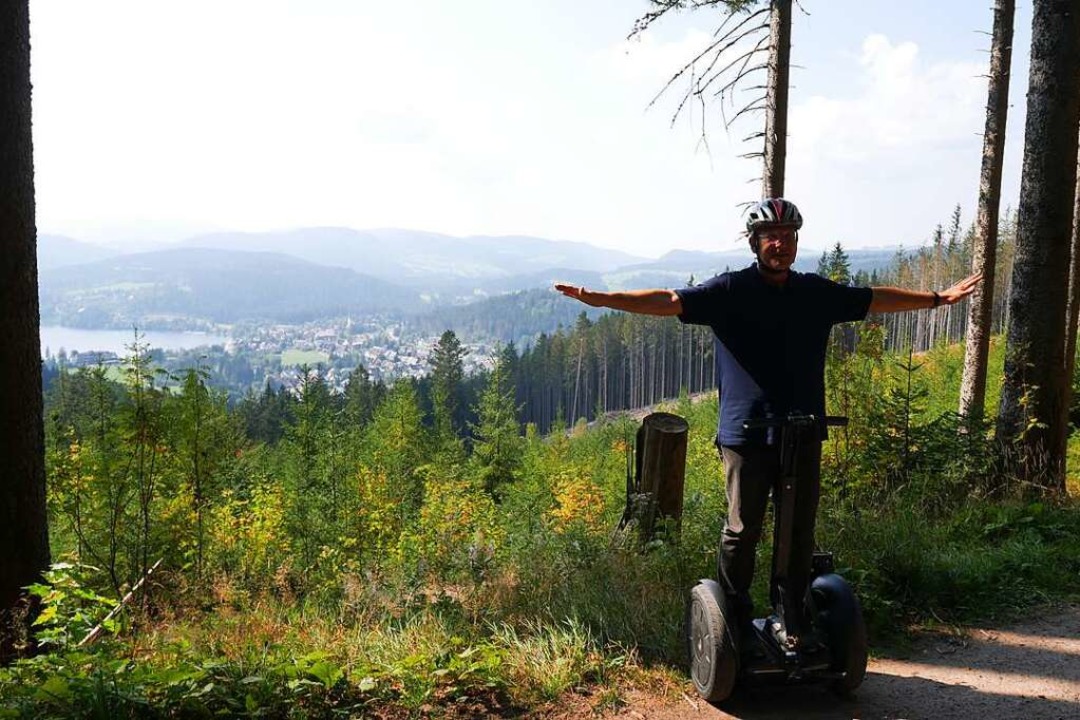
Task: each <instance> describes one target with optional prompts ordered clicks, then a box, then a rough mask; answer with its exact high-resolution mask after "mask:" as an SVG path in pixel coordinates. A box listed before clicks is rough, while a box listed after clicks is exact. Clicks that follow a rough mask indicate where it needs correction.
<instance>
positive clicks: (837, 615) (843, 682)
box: [810, 573, 867, 695]
mask: <svg viewBox="0 0 1080 720" xmlns="http://www.w3.org/2000/svg"><path fill="white" fill-rule="evenodd" d="M810 592H811V594H812V595H813V599H814V607H815V608H816V610H817V614H818V617H817V621H818V625H819V627H821V628H822V629H823V630H824V631H825V635H826V637H827V638H828V642H829V651H830V652H831V653H832V664H831V666H830V669H831V670H833V671H835V672H842V673H843V677H841V678H840V679H838V680H835V681H834V682H833V684H832V689H833V691H835V692H836V693H838V694H840V695H847V694H848V693H850V692H852V691H853V690H855V688H857V687H859V685H861V684H862V681H863V678H864V677H866V659H867V643H866V623H865V622H864V621H863V616H862V607H861V606H860V605H859V598H858V597H857V596H856V595H855V591H854V590H852V588H851V585H849V584H848V582H847V580H844V578H842V577H840V576H839V575H836V574H832V573H830V574H828V575H821V576H820V577H818V578H816V579H815V580H814V582H813V584H812V585H811V587H810Z"/></svg>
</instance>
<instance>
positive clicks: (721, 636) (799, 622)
mask: <svg viewBox="0 0 1080 720" xmlns="http://www.w3.org/2000/svg"><path fill="white" fill-rule="evenodd" d="M825 424H826V425H832V426H837V425H846V424H847V418H843V417H827V418H825ZM744 427H745V428H746V429H748V430H750V429H768V430H776V431H777V432H778V434H779V437H778V442H779V444H780V463H781V477H780V484H779V487H778V488H776V489H775V490H774V497H773V500H774V509H775V515H774V517H775V527H774V533H773V558H774V560H773V570H774V571H773V576H772V578H771V583H770V585H771V593H770V595H771V597H772V601H773V605H774V608H773V613H772V614H770V615H769V616H768V617H765V618H758V619H756V620H754V621H753V623H752V628H753V630H752V632H749V631H747V632H744V633H743V635H749V637H739V635H738V634H737V633H736V632H734V631H733V627H734V624H735V623H734V620H735V609H734V608H729V607H728V606H727V596H726V595H725V594H724V591H723V589H722V588H721V586H720V584H719V583H718V582H716V581H715V580H710V579H703V580H701V581H700V582H699V583H698V584H697V585H696V586H694V588H693V589H692V590H691V591H690V601H689V603H688V606H687V622H686V626H687V644H688V649H689V654H690V677H691V679H692V680H693V683H694V688H695V689H696V690H697V692H698V694H699V695H701V697H703V698H704V699H705V700H708V701H709V702H713V703H718V702H721V701H723V700H725V699H727V698H728V696H730V695H731V693H732V691H733V690H734V689H735V685H736V683H737V682H742V681H749V680H751V679H760V680H763V681H766V682H782V683H795V682H828V683H830V684H831V686H832V688H833V690H835V691H837V692H838V693H841V694H844V693H848V692H850V691H852V690H854V689H855V688H857V687H858V686H859V684H860V683H862V680H863V677H864V676H865V674H866V657H867V647H866V626H865V624H864V622H863V617H862V609H861V608H860V606H859V599H858V598H857V597H856V596H855V592H854V591H853V590H852V588H851V585H849V584H848V582H847V581H846V580H844V578H842V577H841V576H840V575H838V574H836V573H835V572H834V570H833V558H832V553H828V552H814V554H813V557H812V560H811V567H810V573H809V576H810V582H809V583H808V587H807V592H806V597H805V598H804V600H803V603H802V610H803V612H802V613H800V612H799V610H800V608H798V607H784V603H783V597H782V593H780V592H779V588H778V579H777V572H776V568H778V567H780V568H783V567H786V563H787V560H788V557H789V554H790V552H791V544H792V534H793V527H794V503H793V500H794V498H795V490H796V487H797V484H798V480H799V475H798V459H799V457H800V455H799V447H800V443H801V442H802V441H803V440H804V439H811V438H812V439H814V440H816V439H817V433H818V431H819V428H820V420H819V419H818V418H815V417H814V416H813V415H802V414H792V415H788V416H787V417H785V418H777V419H767V420H752V421H750V422H747V423H745V424H744ZM777 494H778V496H777Z"/></svg>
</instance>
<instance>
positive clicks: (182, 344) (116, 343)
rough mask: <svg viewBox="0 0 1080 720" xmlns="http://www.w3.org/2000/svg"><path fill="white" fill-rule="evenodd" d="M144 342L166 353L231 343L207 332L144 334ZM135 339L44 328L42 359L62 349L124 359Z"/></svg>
mask: <svg viewBox="0 0 1080 720" xmlns="http://www.w3.org/2000/svg"><path fill="white" fill-rule="evenodd" d="M139 334H140V335H141V336H142V337H141V338H140V342H142V343H147V344H149V345H150V347H152V348H162V349H165V350H186V349H190V348H196V347H200V346H203V345H224V344H225V342H226V341H227V340H228V338H227V337H224V336H222V335H213V334H211V333H205V332H174V331H168V330H160V331H155V330H147V331H146V332H142V331H140V332H139ZM134 339H135V333H134V331H132V330H83V329H80V328H68V327H60V326H59V325H42V326H41V355H42V356H43V357H44V355H45V349H46V348H48V349H49V351H50V352H51V353H52V354H53V355H56V354H57V353H58V352H59V351H60V348H63V349H65V350H67V351H68V352H71V351H72V350H78V351H79V352H80V353H84V352H90V351H94V350H96V351H101V352H110V351H111V352H114V353H116V354H117V355H120V356H121V357H122V356H124V355H125V354H127V352H128V350H127V348H126V347H125V346H126V345H130V344H131V343H132V341H134Z"/></svg>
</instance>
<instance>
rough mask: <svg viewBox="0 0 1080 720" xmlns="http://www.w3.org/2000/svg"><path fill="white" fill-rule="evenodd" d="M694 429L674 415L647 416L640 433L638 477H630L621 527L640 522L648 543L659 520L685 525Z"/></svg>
mask: <svg viewBox="0 0 1080 720" xmlns="http://www.w3.org/2000/svg"><path fill="white" fill-rule="evenodd" d="M689 430H690V426H689V424H687V422H686V420H684V419H683V418H681V417H679V416H678V415H673V414H671V413H665V412H657V413H652V414H651V415H647V416H646V417H645V419H644V420H642V422H641V427H639V428H638V431H637V441H636V443H635V454H634V474H633V477H629V474H628V477H627V488H626V490H627V497H626V512H625V513H624V514H623V521H622V523H620V526H623V527H625V526H626V525H627V524H628V523H629V522H631V521H636V522H637V525H638V529H639V533H640V535H641V539H642V540H643V541H644V542H648V541H649V540H652V539H653V537H654V535H655V532H656V523H657V520H658V519H667V520H670V521H672V522H673V523H674V526H675V528H676V530H677V529H678V527H679V523H680V522H681V521H682V511H683V483H684V481H685V479H686V443H687V435H688V433H689Z"/></svg>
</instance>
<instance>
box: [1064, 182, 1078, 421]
mask: <svg viewBox="0 0 1080 720" xmlns="http://www.w3.org/2000/svg"><path fill="white" fill-rule="evenodd" d="M1074 202H1075V203H1076V204H1075V205H1074V206H1073V232H1072V261H1071V262H1070V263H1069V299H1068V305H1067V309H1066V311H1065V382H1067V383H1069V387H1070V388H1071V387H1072V378H1073V372H1074V371H1075V370H1076V320H1077V315H1078V314H1080V167H1077V182H1076V197H1075V198H1074ZM1068 408H1069V404H1068V403H1066V404H1065V412H1068ZM1064 422H1065V423H1066V426H1067V424H1068V418H1066V419H1065V421H1064Z"/></svg>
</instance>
